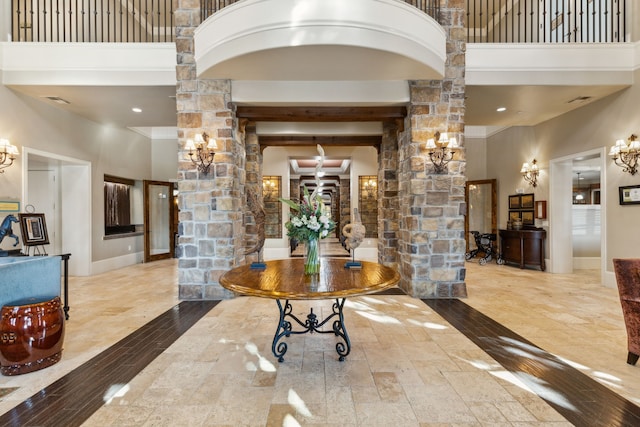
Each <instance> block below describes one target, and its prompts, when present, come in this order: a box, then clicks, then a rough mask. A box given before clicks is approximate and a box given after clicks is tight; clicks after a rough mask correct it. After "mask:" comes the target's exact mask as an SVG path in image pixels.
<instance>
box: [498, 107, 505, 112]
mask: <svg viewBox="0 0 640 427" xmlns="http://www.w3.org/2000/svg"><path fill="white" fill-rule="evenodd" d="M496 111H497V112H498V113H502V112H503V111H507V107H498V108H496Z"/></svg>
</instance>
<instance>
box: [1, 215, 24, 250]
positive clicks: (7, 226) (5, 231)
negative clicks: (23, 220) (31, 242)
mask: <svg viewBox="0 0 640 427" xmlns="http://www.w3.org/2000/svg"><path fill="white" fill-rule="evenodd" d="M12 222H18V218H16V216H15V215H13V214H9V215H7V216H6V217H5V218H4V220H2V224H1V225H0V243H2V240H4V238H5V237H6V236H9V237H13V238H14V239H16V242H15V243H14V244H13V246H14V247H15V246H18V243H20V239H19V238H18V236H16V235H15V234H13V230H12V229H11V223H12Z"/></svg>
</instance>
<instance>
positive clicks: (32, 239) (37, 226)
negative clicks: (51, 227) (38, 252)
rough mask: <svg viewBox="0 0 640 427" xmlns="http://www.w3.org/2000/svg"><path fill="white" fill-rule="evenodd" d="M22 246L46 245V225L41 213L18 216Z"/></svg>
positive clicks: (47, 239)
mask: <svg viewBox="0 0 640 427" xmlns="http://www.w3.org/2000/svg"><path fill="white" fill-rule="evenodd" d="M18 218H19V220H20V231H21V233H22V244H23V245H24V246H38V245H48V244H49V235H48V234H47V223H46V221H45V219H44V214H43V213H26V214H18Z"/></svg>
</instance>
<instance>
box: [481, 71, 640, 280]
mask: <svg viewBox="0 0 640 427" xmlns="http://www.w3.org/2000/svg"><path fill="white" fill-rule="evenodd" d="M639 79H640V71H636V72H635V75H634V80H635V81H638V80H639ZM638 99H640V84H635V85H634V86H632V87H630V88H628V89H624V90H622V91H620V92H617V93H615V94H613V95H610V96H608V97H606V98H604V99H602V100H600V101H597V102H594V103H592V104H589V105H586V106H584V107H582V108H579V109H577V110H574V111H572V112H569V113H567V114H564V115H562V116H560V117H557V118H555V119H552V120H549V121H547V122H544V123H541V124H539V125H537V126H532V127H517V128H510V129H507V130H505V131H503V132H500V133H499V134H497V135H494V136H491V137H490V138H488V140H487V177H488V178H494V177H495V178H497V179H498V207H499V218H498V225H499V227H504V226H505V225H506V221H507V210H508V209H507V196H508V195H509V194H513V193H514V192H515V191H516V189H518V188H523V189H524V190H525V192H533V193H534V194H535V198H536V200H547V199H548V194H549V176H548V171H549V169H548V168H549V162H550V161H551V160H553V159H558V158H563V157H567V156H571V155H573V154H575V153H581V152H585V151H589V150H593V149H597V148H602V147H610V146H611V145H612V144H613V143H614V142H615V140H616V139H620V138H625V139H626V138H628V137H629V135H631V134H632V133H636V134H638V133H640V114H638V108H637V100H638ZM607 152H608V150H607ZM533 158H536V159H537V160H538V163H539V165H540V167H541V175H540V180H539V185H538V187H537V188H536V189H533V188H532V187H530V186H528V185H527V184H526V183H525V182H524V180H523V179H522V177H521V175H520V174H519V171H520V167H521V165H522V163H523V162H525V161H527V162H528V161H530V160H531V159H533ZM471 161H473V160H472V159H471V158H470V162H471ZM606 165H607V167H606V170H605V171H604V173H605V182H606V184H605V185H606V197H607V198H606V200H603V201H602V203H603V209H606V218H607V220H606V221H607V222H606V239H607V271H612V264H611V259H612V258H617V257H624V258H629V257H640V246H638V244H637V238H636V237H637V236H639V235H640V222H638V218H640V206H620V205H619V204H618V187H620V186H625V185H638V184H640V178H639V176H638V175H636V176H631V175H629V174H628V173H623V171H622V169H621V168H620V167H618V166H615V165H614V164H613V162H612V161H611V160H609V159H606Z"/></svg>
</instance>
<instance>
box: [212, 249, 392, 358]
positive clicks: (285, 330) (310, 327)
mask: <svg viewBox="0 0 640 427" xmlns="http://www.w3.org/2000/svg"><path fill="white" fill-rule="evenodd" d="M345 264H346V261H345V260H344V259H338V258H322V259H321V260H320V273H319V274H315V275H305V274H304V260H303V259H302V258H290V259H283V260H274V261H267V262H266V263H264V266H265V268H262V269H260V268H252V266H251V265H243V266H241V267H237V268H234V269H233V270H230V271H228V272H226V273H225V274H224V275H223V276H222V277H221V278H220V284H221V285H222V286H223V287H224V288H226V289H228V290H230V291H232V292H235V293H237V294H241V295H248V296H256V297H262V298H271V299H275V300H276V303H277V305H278V309H279V311H280V319H279V322H278V327H277V329H276V333H275V336H274V338H273V343H272V346H271V350H272V352H273V355H274V356H275V357H276V358H277V359H278V361H279V362H282V361H284V354H285V353H286V352H287V344H286V343H285V342H279V341H280V340H281V339H283V338H286V337H289V336H290V335H292V334H305V333H307V332H309V333H313V332H317V333H333V334H335V335H336V336H337V337H338V338H342V340H343V341H344V342H338V343H337V344H336V351H337V352H338V356H339V360H340V361H343V360H344V359H345V357H346V356H347V355H348V354H349V352H350V351H351V342H350V341H349V336H348V335H347V330H346V329H345V326H344V314H343V307H344V302H345V300H346V298H347V297H352V296H359V295H366V294H372V293H375V292H379V291H382V290H384V289H387V288H390V287H392V286H394V285H395V284H396V283H397V282H398V280H400V275H399V274H398V273H397V272H396V271H395V270H393V269H392V268H389V267H386V266H384V265H381V264H377V263H374V262H368V261H361V267H360V268H346V267H345ZM319 299H335V302H334V303H333V307H332V308H333V310H332V313H331V314H330V315H329V316H327V317H326V318H325V319H323V320H318V318H317V316H316V314H315V313H314V312H313V308H311V311H310V313H309V314H308V315H307V319H306V320H304V321H303V320H301V319H299V318H298V317H296V316H295V315H293V314H292V311H293V307H292V306H291V303H290V300H319ZM281 300H285V303H284V305H283V304H282V302H281ZM334 318H337V319H335V320H334V322H333V325H332V326H333V327H332V330H321V328H322V327H323V326H324V325H325V324H326V323H328V322H329V321H330V320H331V319H334ZM292 321H293V322H295V324H297V325H298V326H300V327H301V328H302V329H301V330H293V323H292Z"/></svg>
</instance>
